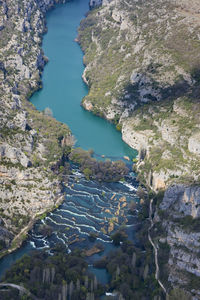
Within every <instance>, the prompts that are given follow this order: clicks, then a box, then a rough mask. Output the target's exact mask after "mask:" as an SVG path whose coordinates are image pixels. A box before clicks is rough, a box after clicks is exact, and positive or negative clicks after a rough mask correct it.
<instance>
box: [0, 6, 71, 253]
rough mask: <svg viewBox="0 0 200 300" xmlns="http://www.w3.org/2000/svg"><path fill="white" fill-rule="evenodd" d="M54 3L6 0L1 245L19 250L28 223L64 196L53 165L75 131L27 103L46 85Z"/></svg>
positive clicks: (0, 109)
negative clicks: (47, 35) (45, 38)
mask: <svg viewBox="0 0 200 300" xmlns="http://www.w3.org/2000/svg"><path fill="white" fill-rule="evenodd" d="M54 2H55V1H53V0H45V1H34V0H31V1H26V0H23V1H12V0H6V1H3V2H2V1H1V2H0V35H1V39H0V78H1V80H0V85H1V89H0V185H1V188H0V232H1V234H0V249H1V248H5V247H9V246H10V244H11V242H12V246H13V248H14V247H15V246H16V244H17V243H18V241H19V240H21V238H22V234H25V233H26V230H24V228H26V226H27V224H29V223H30V222H31V221H32V220H33V219H34V217H35V216H37V215H38V214H40V213H43V212H44V211H46V210H48V209H50V208H52V207H53V206H54V205H56V203H58V202H59V201H60V200H61V198H62V194H61V185H60V181H59V179H58V178H57V177H56V176H55V175H54V174H53V172H52V170H51V166H52V165H53V164H54V163H55V162H56V161H58V160H59V159H60V158H61V157H62V151H63V150H62V147H61V140H62V138H63V137H64V136H67V135H69V134H70V131H69V129H68V127H67V126H66V125H64V124H61V123H59V122H57V121H56V120H55V119H53V118H52V117H50V116H46V115H44V114H43V113H40V112H38V111H37V110H36V109H35V108H34V107H33V105H32V104H31V103H30V102H28V101H27V99H28V97H29V96H30V95H31V93H33V92H34V91H35V90H36V89H38V88H39V87H40V86H41V81H40V75H41V71H42V69H43V67H44V65H45V61H46V58H45V57H44V56H43V52H42V50H41V39H42V34H43V33H44V31H45V30H46V28H45V12H46V10H47V9H49V8H50V7H52V6H53V5H54ZM20 232H21V234H19V233H20ZM13 238H14V240H13Z"/></svg>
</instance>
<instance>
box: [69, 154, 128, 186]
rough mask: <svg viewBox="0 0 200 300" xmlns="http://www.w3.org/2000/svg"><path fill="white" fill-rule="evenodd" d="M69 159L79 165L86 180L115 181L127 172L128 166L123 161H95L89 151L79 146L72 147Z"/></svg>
mask: <svg viewBox="0 0 200 300" xmlns="http://www.w3.org/2000/svg"><path fill="white" fill-rule="evenodd" d="M69 159H70V160H71V161H73V162H74V163H76V164H78V165H79V166H80V170H81V171H82V172H83V174H84V175H85V177H86V178H87V179H88V180H89V179H95V180H98V181H107V182H115V181H119V180H121V179H123V178H124V176H125V175H127V174H128V168H127V167H126V165H125V163H124V162H123V161H114V162H111V161H97V160H96V159H94V158H92V156H91V152H90V151H85V150H82V149H81V148H75V149H72V151H71V153H70V155H69Z"/></svg>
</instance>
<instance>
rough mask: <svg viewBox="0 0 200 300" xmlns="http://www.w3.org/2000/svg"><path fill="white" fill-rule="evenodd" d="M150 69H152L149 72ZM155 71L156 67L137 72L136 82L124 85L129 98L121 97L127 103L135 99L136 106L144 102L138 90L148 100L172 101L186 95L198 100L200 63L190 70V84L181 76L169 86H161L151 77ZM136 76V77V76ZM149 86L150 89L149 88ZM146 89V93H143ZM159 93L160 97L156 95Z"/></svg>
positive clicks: (199, 92)
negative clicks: (141, 72)
mask: <svg viewBox="0 0 200 300" xmlns="http://www.w3.org/2000/svg"><path fill="white" fill-rule="evenodd" d="M150 71H152V72H151V73H150ZM153 73H154V74H155V73H157V67H154V68H151V69H150V70H149V67H148V69H147V72H146V73H143V74H138V75H137V76H140V77H141V79H142V80H141V79H140V78H139V79H138V82H136V83H134V84H131V83H129V84H128V85H126V86H125V87H124V90H125V91H126V92H127V94H129V95H130V97H129V98H126V97H125V98H122V99H121V100H125V101H126V102H127V104H128V105H129V104H131V103H132V102H133V99H134V101H135V100H137V103H138V106H141V105H143V104H144V103H145V102H142V101H141V96H140V91H142V92H143V98H145V99H147V100H148V103H149V102H154V104H155V103H156V102H158V103H160V102H161V101H166V100H167V101H173V100H175V99H177V98H179V97H188V98H189V99H191V101H192V102H196V103H199V102H200V65H199V66H197V67H195V68H193V69H192V70H191V72H190V76H191V81H192V83H191V84H190V83H189V82H188V81H186V80H185V79H184V78H183V77H182V76H180V78H179V79H178V80H177V81H176V82H175V83H174V84H173V85H171V86H167V87H163V88H162V87H161V86H160V85H159V83H158V82H157V81H155V80H154V79H153V76H152V74H153ZM136 78H137V77H136ZM149 87H150V89H149ZM145 89H146V90H147V92H146V94H145V93H144V91H145ZM158 95H160V97H158Z"/></svg>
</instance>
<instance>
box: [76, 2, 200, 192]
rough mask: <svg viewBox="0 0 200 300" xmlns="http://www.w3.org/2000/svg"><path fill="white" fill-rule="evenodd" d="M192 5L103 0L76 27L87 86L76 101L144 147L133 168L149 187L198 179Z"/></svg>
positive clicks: (197, 45)
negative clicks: (86, 89) (136, 167)
mask: <svg viewBox="0 0 200 300" xmlns="http://www.w3.org/2000/svg"><path fill="white" fill-rule="evenodd" d="M92 4H94V1H93V2H92V1H91V5H92ZM97 4H99V2H98V1H97ZM196 7H199V4H198V3H197V1H194V2H191V4H190V5H188V4H187V2H184V1H162V0H153V1H109V2H108V1H104V2H103V6H102V8H98V9H95V10H93V11H92V13H91V14H89V16H88V18H86V20H83V21H82V24H81V27H80V30H79V41H80V43H81V45H82V48H83V50H84V51H85V64H86V69H85V72H84V79H85V81H86V82H87V83H88V85H89V86H90V92H89V95H88V96H86V97H85V99H84V100H83V106H84V107H85V108H86V109H88V110H92V111H93V112H94V113H96V114H99V115H100V116H103V117H105V118H107V119H108V120H112V121H113V122H115V123H116V124H118V126H117V127H118V128H119V129H120V128H122V137H123V139H124V141H125V142H127V143H128V144H129V145H131V146H132V147H133V148H136V149H138V151H141V150H144V151H143V153H144V152H145V153H146V159H144V160H143V161H142V163H141V164H138V169H139V170H140V174H141V179H143V180H145V181H146V180H147V178H148V181H149V183H150V182H151V183H152V185H153V188H154V189H155V190H156V189H159V188H164V187H165V186H166V185H168V184H169V183H170V182H172V181H174V178H176V177H179V178H180V177H181V178H182V179H183V180H184V178H186V180H188V177H191V180H194V181H198V180H199V171H198V170H199V154H200V140H199V134H200V130H199V128H200V123H199V96H198V95H199V60H200V54H199V53H200V37H199V26H200V21H199V14H198V9H197V8H196ZM193 10H194V11H195V13H193ZM139 107H140V108H139ZM151 158H153V159H151ZM174 161H176V164H174ZM142 177H143V178H142Z"/></svg>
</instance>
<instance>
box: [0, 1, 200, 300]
mask: <svg viewBox="0 0 200 300" xmlns="http://www.w3.org/2000/svg"><path fill="white" fill-rule="evenodd" d="M7 2H9V5H8V3H7ZM53 4H54V2H53V1H30V3H27V2H26V1H22V2H21V3H18V2H16V3H14V2H13V1H11V0H10V1H5V3H4V2H3V4H1V16H2V24H1V33H2V39H1V43H2V44H1V49H2V50H1V61H2V63H1V68H0V69H1V78H2V93H1V107H2V109H1V145H0V147H1V148H0V151H1V152H0V153H1V165H0V168H1V170H0V171H1V173H0V176H1V177H0V178H1V184H2V189H1V191H0V192H1V195H0V197H1V219H2V221H1V228H0V229H1V233H2V234H1V237H3V238H2V239H1V241H2V246H3V247H4V248H5V247H6V248H7V249H8V248H10V247H11V248H13V249H15V248H16V244H17V245H18V244H19V243H18V240H16V239H15V238H14V236H18V234H19V232H23V228H24V227H25V225H27V224H30V225H31V224H32V221H33V219H34V218H35V216H37V217H38V214H39V213H42V212H44V211H46V210H48V209H52V206H57V204H58V203H61V201H63V195H62V187H61V185H60V179H59V178H58V177H57V175H55V173H53V172H52V168H51V166H53V165H54V164H55V163H56V161H57V160H59V159H60V157H61V156H62V152H63V149H62V147H61V143H60V142H59V141H60V140H62V139H63V138H64V137H65V136H70V135H71V133H70V130H72V134H75V136H76V138H77V146H81V147H83V148H85V149H90V148H93V149H94V156H96V157H97V158H98V159H104V157H101V155H103V156H104V155H105V157H106V158H111V159H114V160H115V159H119V158H123V156H128V157H130V158H131V159H132V158H134V157H135V156H136V152H134V151H132V150H131V149H130V148H129V147H128V146H127V145H125V144H123V142H122V141H121V136H120V132H117V131H116V130H115V128H114V125H113V124H110V123H108V122H106V121H105V120H103V119H100V118H98V117H96V116H94V115H92V114H91V113H89V112H87V111H85V110H84V109H83V108H82V107H80V106H79V103H80V101H81V98H83V97H84V96H85V97H84V99H83V101H82V106H83V107H84V108H85V109H87V110H91V111H93V113H94V114H96V115H99V116H101V117H103V118H105V119H108V120H110V121H112V122H113V123H114V124H115V125H116V127H117V128H118V129H121V131H122V136H123V139H124V140H125V141H126V142H127V143H128V144H129V145H130V146H131V147H133V148H135V149H137V150H138V152H139V156H138V161H137V164H136V166H135V170H137V172H138V178H139V180H140V184H142V185H144V186H146V188H147V190H148V192H149V197H147V198H148V199H146V205H147V206H148V204H149V202H148V201H149V199H152V198H154V200H153V205H152V222H153V223H152V224H151V230H150V234H151V237H152V240H153V243H154V245H156V247H157V249H158V264H159V266H160V274H159V276H160V279H161V281H162V282H163V283H164V286H165V287H166V288H167V290H168V291H169V292H170V291H171V290H172V292H170V293H171V295H170V296H169V297H171V298H170V299H180V297H181V298H182V297H185V299H199V297H200V296H199V288H198V286H199V275H200V271H199V266H200V263H199V250H198V248H199V203H200V202H199V201H200V198H199V195H200V193H199V153H200V152H199V126H200V125H199V70H198V62H199V53H200V52H199V35H198V31H199V4H198V2H197V1H191V4H190V5H189V6H188V3H187V2H186V1H182V0H179V1H173V0H170V1H162V0H153V1H151V3H146V1H136V0H134V1H117V0H116V1H102V2H101V1H91V2H90V7H91V8H93V9H92V11H91V12H90V13H89V14H87V17H86V19H84V20H83V21H82V22H81V26H80V28H79V35H78V42H79V43H80V45H81V47H82V49H83V51H84V53H85V57H84V63H85V65H86V68H85V70H84V75H83V78H84V80H85V82H87V84H88V85H89V93H88V94H87V87H86V86H85V85H84V84H83V83H82V82H81V77H80V75H81V73H82V72H83V66H82V63H81V60H82V53H81V50H80V49H79V46H78V45H77V44H76V43H75V42H74V41H73V40H74V39H75V38H76V30H75V27H77V25H78V23H79V21H80V19H81V17H82V16H83V14H84V13H85V12H86V10H87V9H86V10H85V8H86V7H87V6H88V3H87V1H73V2H70V3H67V4H66V5H69V6H70V9H72V10H71V12H73V13H69V15H68V18H67V20H66V19H65V18H63V14H65V13H67V9H66V11H65V7H66V5H63V6H60V7H59V6H58V7H57V8H56V9H55V10H54V12H53V13H52V12H50V13H49V15H48V17H47V18H48V22H49V23H48V28H49V33H48V34H47V35H46V37H45V39H46V40H45V39H44V44H43V49H44V51H45V55H47V56H48V57H49V59H50V61H49V64H47V66H46V67H45V71H44V76H43V78H42V80H43V84H44V88H43V89H42V90H41V91H39V92H36V93H35V94H34V95H33V97H32V102H33V103H34V104H35V105H36V107H37V108H38V109H40V110H44V109H45V108H46V107H50V108H51V110H52V111H53V115H54V117H55V118H56V119H57V120H58V121H61V122H64V123H65V122H66V123H67V124H68V125H69V127H70V130H69V129H68V127H67V126H66V125H64V124H62V125H61V123H59V122H57V121H56V120H55V119H53V118H52V117H50V116H46V115H45V114H43V113H39V112H38V111H37V110H35V109H34V108H33V107H32V105H31V104H30V103H29V102H27V98H28V97H30V95H31V94H32V93H33V92H34V91H35V90H36V89H37V88H38V87H40V86H41V80H40V76H39V75H41V72H42V69H43V67H44V64H45V62H46V60H47V58H46V57H44V56H43V53H42V51H41V48H40V47H41V39H42V33H44V29H45V25H44V24H45V14H44V13H45V12H46V10H47V9H49V7H51V6H52V5H53ZM96 6H97V7H96ZM77 7H78V10H79V9H80V10H79V13H80V15H79V16H78V15H77V19H75V18H74V12H75V11H76V10H77ZM73 9H74V10H73ZM15 12H18V14H17V15H16V13H15ZM33 16H34V17H33ZM23 19H24V21H23ZM72 19H73V21H74V22H75V23H74V25H75V26H74V27H73V29H72V28H71V27H70V26H71V24H72ZM63 20H64V21H65V22H66V21H68V23H65V24H66V26H67V27H68V28H70V29H72V30H69V32H68V34H67V35H68V36H69V37H70V45H69V44H67V39H66V36H65V30H63V25H64V21H63ZM51 22H52V27H51ZM62 22H63V23H62ZM11 28H12V29H13V30H11ZM14 28H17V30H16V31H15V30H14ZM56 31H58V35H55V36H53V34H54V33H56ZM51 34H52V35H51ZM48 36H50V37H51V38H50V39H49V44H48ZM174 40H175V41H176V43H174ZM46 41H47V42H46ZM64 41H66V44H65V42H64ZM57 44H58V45H59V44H60V46H61V48H60V50H59V55H58V56H55V52H54V51H55V49H56V46H57ZM21 45H23V47H21ZM48 47H49V49H50V50H51V51H52V52H51V51H50V52H51V53H48V51H47V50H48ZM65 47H67V48H65ZM65 49H66V50H65ZM70 49H73V50H71V52H70ZM65 51H66V52H65ZM51 55H52V56H51ZM65 56H66V57H67V58H70V59H69V61H68V62H67V65H68V66H70V70H69V76H68V77H67V76H66V73H65V69H66V68H67V65H65V60H66V58H65ZM74 58H75V60H74ZM54 59H55V61H54ZM73 61H74V65H73V67H72V62H73ZM54 63H55V64H54ZM56 66H57V67H58V69H56V68H55V67H56ZM38 69H39V72H38ZM97 70H98V71H97ZM58 73H59V74H60V75H61V78H62V79H60V77H58ZM77 77H78V78H77ZM71 79H73V80H74V79H75V81H73V82H72V81H70V80H71ZM57 80H58V81H60V83H59V85H58V88H56V86H57V85H56V86H55V82H56V81H57ZM46 87H47V88H46ZM78 87H79V88H80V89H79V88H78ZM74 90H75V91H76V96H75V95H74V94H73V93H74ZM63 91H64V94H62V92H63ZM68 92H69V94H68ZM57 99H59V100H60V99H61V100H62V102H60V104H59V105H57V101H58V100H57ZM65 104H66V105H67V107H69V105H72V104H73V105H75V106H76V107H77V108H78V110H75V109H74V108H73V110H72V111H70V110H68V109H66V110H64V109H63V108H64V105H65ZM75 106H74V107H75ZM65 118H66V119H65ZM77 120H79V121H80V120H83V122H81V125H80V124H78V121H77ZM80 128H81V131H80V133H79V130H80ZM91 141H92V142H94V143H91ZM130 167H131V166H130ZM70 176H71V175H70ZM70 176H69V184H70V185H69V186H68V187H66V190H67V195H68V194H69V195H71V192H73V193H74V194H76V193H77V191H76V188H77V189H78V190H79V191H80V190H81V187H83V191H81V195H77V196H78V197H79V196H80V198H82V197H85V196H86V195H88V194H87V193H88V188H89V190H90V191H89V194H90V195H88V196H86V198H87V197H89V198H88V200H87V201H89V203H91V205H92V207H93V208H94V207H95V206H97V207H98V205H99V206H100V207H101V205H102V203H103V202H104V206H105V207H107V203H106V202H105V198H109V199H111V198H112V196H113V195H114V194H115V193H116V194H117V193H119V194H117V195H118V196H117V199H118V203H120V207H122V204H123V203H124V202H123V201H121V202H120V201H119V200H120V199H121V198H122V197H123V194H124V193H125V194H128V195H129V196H128V195H126V198H127V204H128V202H129V201H131V200H133V201H135V199H136V198H137V197H136V193H135V189H134V188H137V182H136V181H135V175H134V173H132V172H130V174H129V176H128V177H127V178H126V179H127V181H128V182H120V183H119V184H114V185H112V184H110V183H109V185H108V186H107V184H105V185H104V184H103V185H102V186H101V188H102V190H103V194H101V193H100V192H99V191H98V190H97V189H99V187H98V184H97V183H94V182H91V183H89V185H90V184H91V185H95V187H94V186H93V187H92V186H89V185H88V183H87V182H85V179H84V178H82V175H80V174H79V171H77V173H75V174H74V175H72V176H71V177H70ZM16 186H17V188H15V187H16ZM111 186H112V188H111ZM93 188H94V189H95V190H96V192H95V193H93V192H92V189H93ZM115 189H117V190H115ZM118 189H119V190H118ZM111 191H114V192H113V194H112V193H111ZM107 193H108V194H107ZM84 195H85V196H84ZM105 195H106V197H105ZM72 196H74V195H72ZM67 197H68V196H67ZM41 200H42V201H41ZM68 200H69V199H68ZM73 201H75V202H73ZM73 201H71V200H70V201H69V204H70V205H71V207H68V206H67V207H65V206H66V202H63V204H62V206H61V207H60V209H59V208H58V209H57V210H55V212H54V213H51V214H50V215H49V216H47V218H46V219H45V220H44V223H46V224H47V225H49V224H48V222H54V224H55V226H58V229H59V230H60V227H59V226H61V228H62V226H63V227H64V226H65V225H66V228H73V227H74V225H75V224H76V225H77V224H79V225H81V226H80V227H78V226H77V228H79V229H80V228H84V227H83V226H82V225H83V224H82V223H81V221H82V220H83V219H84V220H85V219H86V215H87V216H88V211H87V209H88V207H87V201H86V202H85V203H83V202H84V201H83V202H82V203H80V201H79V200H78V198H77V197H75V199H73ZM94 204H95V205H94ZM76 205H77V206H81V207H82V211H81V212H80V210H79V209H78V210H77V207H76ZM85 205H86V206H85ZM124 207H125V206H124ZM79 208H80V207H79ZM93 208H92V209H91V211H90V213H91V212H92V215H93V214H95V213H96V215H93V217H91V214H90V213H89V219H88V220H87V221H88V222H89V223H87V224H86V225H87V226H92V227H93V228H95V231H96V230H97V231H98V236H99V238H100V239H101V238H102V237H103V236H102V234H103V235H104V234H105V232H104V233H103V231H101V230H100V228H99V226H97V225H98V224H97V223H95V220H94V217H96V218H99V217H100V216H99V213H100V211H96V212H94V210H93ZM107 209H108V210H110V211H109V212H108V211H107V212H105V214H108V215H106V216H109V217H108V218H110V219H112V218H113V217H114V216H115V217H116V212H117V211H118V208H117V207H116V206H115V204H114V205H111V206H110V207H109V208H108V207H107ZM66 211H67V212H66ZM125 211H126V209H125ZM63 212H64V214H66V215H63ZM77 212H78V214H80V219H79V218H77V217H76V214H77ZM110 213H111V214H110ZM127 213H128V212H127V211H126V214H127ZM109 214H110V215H109ZM72 215H73V217H72ZM129 217H130V220H131V218H132V216H129ZM48 218H49V219H48ZM72 218H73V219H72ZM65 219H67V223H65V222H64V223H63V224H65V225H58V224H56V223H59V222H61V221H62V222H63V220H65ZM100 219H101V218H100ZM128 219H129V218H128ZM150 219H151V218H150ZM48 220H49V221H48ZM130 220H127V221H128V223H127V224H128V225H130V223H129V222H132V221H130ZM65 221H66V220H65ZM99 221H100V220H99ZM121 221H122V223H123V222H124V220H121ZM62 222H61V223H62ZM61 223H60V224H61ZM108 223H109V222H108ZM108 223H105V224H107V225H109V224H108ZM105 224H104V225H103V224H102V225H103V227H105ZM40 225H41V224H40V223H38V224H37V225H36V227H35V229H34V231H33V233H32V237H31V238H30V240H29V242H28V243H29V246H30V242H31V243H32V245H34V244H35V245H37V246H38V247H40V246H41V247H43V246H44V245H50V243H54V241H56V239H59V238H60V239H64V240H65V242H66V241H68V239H69V240H70V238H71V239H72V238H73V236H72V237H71V236H70V231H69V232H68V230H69V229H66V228H65V230H66V231H67V234H66V233H65V231H62V230H61V232H60V235H58V236H57V237H56V231H55V232H54V238H52V239H51V238H50V239H49V238H46V239H43V237H42V238H41V236H40V234H39V233H38V232H37V227H39V226H40ZM107 225H106V226H107ZM110 225H111V224H110ZM110 225H109V226H110ZM70 226H71V227H70ZM87 226H85V228H84V231H83V232H82V233H83V235H88V234H89V230H87ZM96 226H97V227H96ZM109 226H108V228H109ZM116 227H118V225H116ZM88 228H89V227H88ZM108 228H106V229H105V228H104V230H108ZM59 230H58V231H59ZM78 231H79V230H78ZM80 231H82V230H80ZM23 233H24V232H23ZM146 233H147V232H146ZM73 234H77V233H76V232H74V233H73ZM74 237H75V236H74ZM82 237H83V236H81V238H82ZM13 238H14V240H13ZM21 238H22V234H21V236H20V240H21ZM76 238H77V236H76ZM104 238H105V236H104ZM106 239H107V237H106ZM108 239H109V238H108ZM13 241H14V242H13ZM83 244H84V241H83ZM26 247H27V244H26V246H25V248H26ZM28 250H29V249H28ZM3 251H4V250H3ZM105 251H106V250H105ZM22 252H23V251H22ZM2 253H4V252H2ZM6 264H7V263H6ZM145 268H146V266H144V269H145ZM151 271H153V272H154V270H151ZM143 280H144V278H143ZM158 294H159V293H158ZM158 294H157V295H156V296H155V297H157V296H158ZM127 299H129V298H127ZM130 299H131V298H130ZM148 299H149V298H148ZM155 299H157V298H155Z"/></svg>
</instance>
